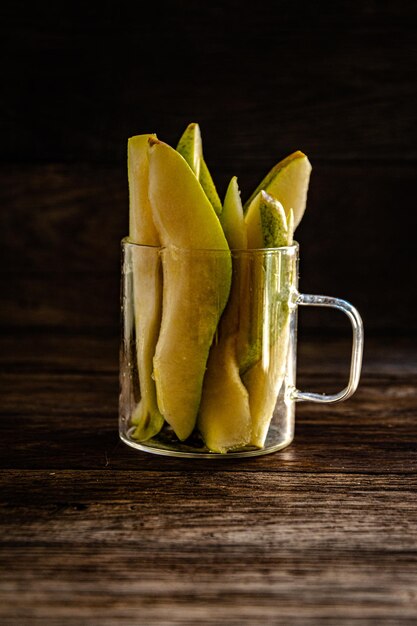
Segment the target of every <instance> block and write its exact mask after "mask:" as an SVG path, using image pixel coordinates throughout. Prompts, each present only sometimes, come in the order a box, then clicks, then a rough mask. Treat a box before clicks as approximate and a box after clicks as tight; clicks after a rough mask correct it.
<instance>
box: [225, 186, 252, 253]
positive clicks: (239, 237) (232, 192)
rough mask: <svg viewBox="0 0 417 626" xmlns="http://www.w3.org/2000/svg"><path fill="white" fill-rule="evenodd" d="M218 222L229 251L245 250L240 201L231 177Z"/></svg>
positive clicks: (245, 238)
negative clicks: (221, 227)
mask: <svg viewBox="0 0 417 626" xmlns="http://www.w3.org/2000/svg"><path fill="white" fill-rule="evenodd" d="M220 222H221V225H222V226H223V231H224V234H225V235H226V239H227V241H228V243H229V246H230V249H231V250H246V249H247V247H248V237H247V233H246V223H245V220H244V217H243V207H242V201H241V199H240V191H239V186H238V184H237V178H236V176H233V178H232V180H231V181H230V183H229V186H228V188H227V191H226V195H225V198H224V203H223V210H222V212H221V215H220Z"/></svg>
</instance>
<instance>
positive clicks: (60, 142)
mask: <svg viewBox="0 0 417 626" xmlns="http://www.w3.org/2000/svg"><path fill="white" fill-rule="evenodd" d="M0 16H1V20H0V22H1V31H2V33H1V46H2V55H1V59H2V78H1V83H2V89H3V98H2V100H1V114H0V129H1V138H2V140H1V142H0V159H1V165H0V178H1V185H0V188H1V198H0V200H1V214H0V220H1V221H0V239H1V241H0V244H1V246H0V249H1V257H2V258H1V260H2V262H1V276H0V281H1V293H2V295H3V297H2V306H1V313H0V324H1V325H2V327H3V328H19V329H22V330H23V329H25V328H29V327H30V328H39V329H42V328H46V327H50V326H51V325H52V326H54V327H56V328H59V329H62V330H65V331H66V332H71V331H73V330H75V329H76V330H77V331H84V330H86V331H90V330H91V329H97V330H100V331H103V332H106V333H107V332H114V333H117V332H118V321H119V317H118V316H119V310H118V289H119V285H118V273H119V241H120V239H121V238H122V237H123V236H124V235H125V234H126V233H127V218H128V197H127V176H126V142H127V138H128V137H129V136H130V135H133V134H137V133H143V132H157V133H158V135H159V136H160V138H162V139H163V140H165V141H167V142H168V143H172V144H175V143H176V141H177V140H178V138H179V136H180V134H181V133H182V131H183V129H184V128H185V126H186V125H187V124H188V122H190V121H198V122H199V123H200V126H201V130H202V134H203V141H204V147H205V156H206V160H207V161H208V164H209V166H210V168H211V170H212V173H213V175H214V177H215V180H216V183H217V186H218V189H219V192H220V193H221V194H223V193H224V191H225V188H226V185H227V183H228V180H229V178H230V177H231V176H232V175H234V174H235V175H237V176H238V179H239V183H240V187H241V190H242V197H243V199H245V198H246V197H247V196H248V195H249V194H250V193H251V192H252V190H253V188H254V187H255V185H256V184H257V183H258V182H259V180H260V179H261V178H262V177H263V176H264V174H265V173H266V171H267V170H268V169H269V168H270V167H271V166H272V165H273V164H274V163H275V162H276V161H278V160H279V159H281V158H282V157H284V156H286V155H287V154H288V153H290V152H291V151H293V150H296V149H301V150H303V151H304V152H305V153H306V154H307V155H308V156H309V158H310V160H311V163H312V165H313V173H312V178H311V186H310V192H309V198H308V208H307V212H306V214H305V218H304V220H303V222H302V224H301V226H300V228H299V230H298V232H297V239H298V240H299V242H300V244H301V281H300V288H301V290H303V291H305V292H312V293H325V294H327V295H337V296H340V297H343V298H346V299H348V300H350V301H352V302H353V303H354V304H355V305H357V307H358V308H359V310H360V311H361V313H362V315H363V317H364V322H365V326H366V330H367V333H379V334H381V333H382V334H383V333H386V332H391V333H404V332H406V333H410V332H415V331H416V330H417V316H416V314H415V305H416V289H415V275H416V270H417V264H416V261H415V259H416V255H415V252H414V247H415V243H414V239H415V234H416V231H417V228H416V227H417V217H416V216H417V211H416V208H415V202H416V191H417V189H416V184H415V183H416V171H417V168H416V163H417V151H416V150H417V148H416V145H417V141H416V139H417V131H416V117H417V116H416V109H417V98H416V91H417V71H416V70H417V63H416V59H417V40H416V24H417V5H416V3H415V2H413V1H411V0H403V1H401V2H397V1H394V0H382V1H377V0H375V1H373V0H364V1H363V2H361V3H354V2H351V1H350V0H349V1H348V0H345V1H343V0H341V1H339V2H330V1H328V2H327V1H319V2H310V3H304V2H300V1H294V2H287V1H285V2H284V1H282V0H277V1H275V2H264V3H260V4H258V5H253V6H252V7H248V8H245V9H244V8H243V5H242V4H241V2H237V1H234V0H226V1H225V2H221V3H219V2H212V3H211V2H207V3H197V2H190V1H176V2H162V3H161V2H154V3H149V2H148V3H124V2H121V3H114V2H104V1H103V2H101V3H100V4H98V3H97V4H96V3H85V2H83V3H81V2H56V3H50V2H37V3H26V2H23V1H18V0H16V1H14V2H9V1H7V0H6V2H5V3H2V8H1V9H0ZM341 318H342V316H338V315H337V314H331V313H328V314H325V313H320V314H319V313H318V312H311V311H308V312H304V311H303V313H302V316H301V327H302V329H306V330H307V331H314V330H315V329H317V328H320V330H321V331H323V330H324V329H336V330H338V331H340V332H343V331H344V330H346V329H347V323H346V322H345V321H344V319H341Z"/></svg>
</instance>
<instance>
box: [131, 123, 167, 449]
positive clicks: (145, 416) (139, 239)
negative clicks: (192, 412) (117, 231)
mask: <svg viewBox="0 0 417 626" xmlns="http://www.w3.org/2000/svg"><path fill="white" fill-rule="evenodd" d="M150 137H155V136H154V135H137V136H134V137H130V138H129V140H128V181H129V239H130V241H132V242H133V243H136V244H141V246H137V247H134V246H132V247H131V248H130V249H129V255H130V259H129V263H130V266H131V268H132V273H133V277H132V282H133V309H134V317H135V321H134V324H135V335H136V360H137V368H138V375H139V387H140V396H141V399H140V401H139V403H138V405H137V406H136V408H135V409H134V412H133V416H132V423H133V424H134V425H135V431H134V433H133V437H134V438H136V439H138V440H139V441H145V440H147V439H149V438H151V437H153V436H154V435H156V434H157V433H158V432H159V431H160V430H161V428H162V426H163V424H164V418H163V417H162V415H161V413H160V411H159V409H158V404H157V399H156V388H155V381H154V380H153V378H152V372H153V355H154V353H155V347H156V342H157V338H158V334H159V326H160V321H161V305H162V282H161V271H160V259H159V257H158V254H157V253H156V249H153V248H150V247H144V246H158V245H159V236H158V233H157V231H156V228H155V225H154V222H153V219H152V210H151V206H150V204H149V200H148V173H149V163H148V139H149V138H150ZM142 246H143V247H142Z"/></svg>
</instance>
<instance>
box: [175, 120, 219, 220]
mask: <svg viewBox="0 0 417 626" xmlns="http://www.w3.org/2000/svg"><path fill="white" fill-rule="evenodd" d="M177 151H178V152H179V153H180V154H181V156H183V157H184V159H185V160H186V161H187V163H188V165H189V166H190V167H191V169H192V170H193V172H194V174H195V175H196V177H197V178H198V180H199V181H200V183H201V186H202V188H203V189H204V192H205V194H206V196H207V198H208V199H209V200H210V202H211V204H212V206H213V209H214V210H215V211H216V213H217V215H220V213H221V212H222V204H221V202H220V198H219V195H218V193H217V190H216V187H215V185H214V182H213V179H212V177H211V174H210V172H209V169H208V167H207V165H206V162H205V161H204V157H203V143H202V140H201V132H200V126H199V125H198V124H197V123H196V122H193V123H191V124H189V125H188V126H187V128H186V129H185V131H184V133H183V134H182V136H181V138H180V140H179V142H178V145H177Z"/></svg>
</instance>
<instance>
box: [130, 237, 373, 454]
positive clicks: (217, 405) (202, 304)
mask: <svg viewBox="0 0 417 626" xmlns="http://www.w3.org/2000/svg"><path fill="white" fill-rule="evenodd" d="M298 252H299V248H298V244H297V243H294V245H292V246H288V247H282V248H272V249H271V248H269V249H260V250H236V251H235V250H232V251H224V250H223V251H222V250H188V249H187V250H186V249H179V248H175V247H167V248H162V247H161V248H159V247H152V246H143V245H138V244H134V243H131V242H129V240H128V239H124V240H123V241H122V282H121V324H122V336H121V349H120V401H119V433H120V437H121V439H122V440H123V441H124V442H125V443H126V444H128V445H129V446H131V447H133V448H136V449H139V450H142V451H146V452H151V453H155V454H160V455H168V456H178V457H191V458H219V459H224V458H230V457H233V458H236V457H249V456H257V455H262V454H267V453H270V452H275V451H276V450H280V449H281V448H284V447H285V446H288V445H289V444H290V443H291V441H292V440H293V437H294V417H295V403H296V402H299V401H306V400H308V401H312V402H321V403H334V402H340V401H342V400H346V399H347V398H349V397H350V396H351V395H352V394H353V393H354V391H355V390H356V388H357V386H358V383H359V378H360V371H361V365H362V352H363V325H362V320H361V318H360V315H359V313H358V311H357V310H356V309H355V307H353V306H352V305H351V304H350V303H349V302H346V301H345V300H340V299H339V298H332V297H327V296H320V295H306V294H300V293H299V292H298V258H299V257H298ZM299 306H320V307H332V308H335V309H338V310H340V311H343V312H344V313H345V314H346V315H347V316H348V317H349V319H350V321H351V324H352V330H353V341H352V356H351V363H350V374H349V379H348V383H347V386H346V387H345V388H344V389H343V390H341V391H340V392H339V393H336V394H333V395H326V394H317V393H309V392H303V391H299V390H298V389H297V388H296V348H297V309H298V307H299Z"/></svg>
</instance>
